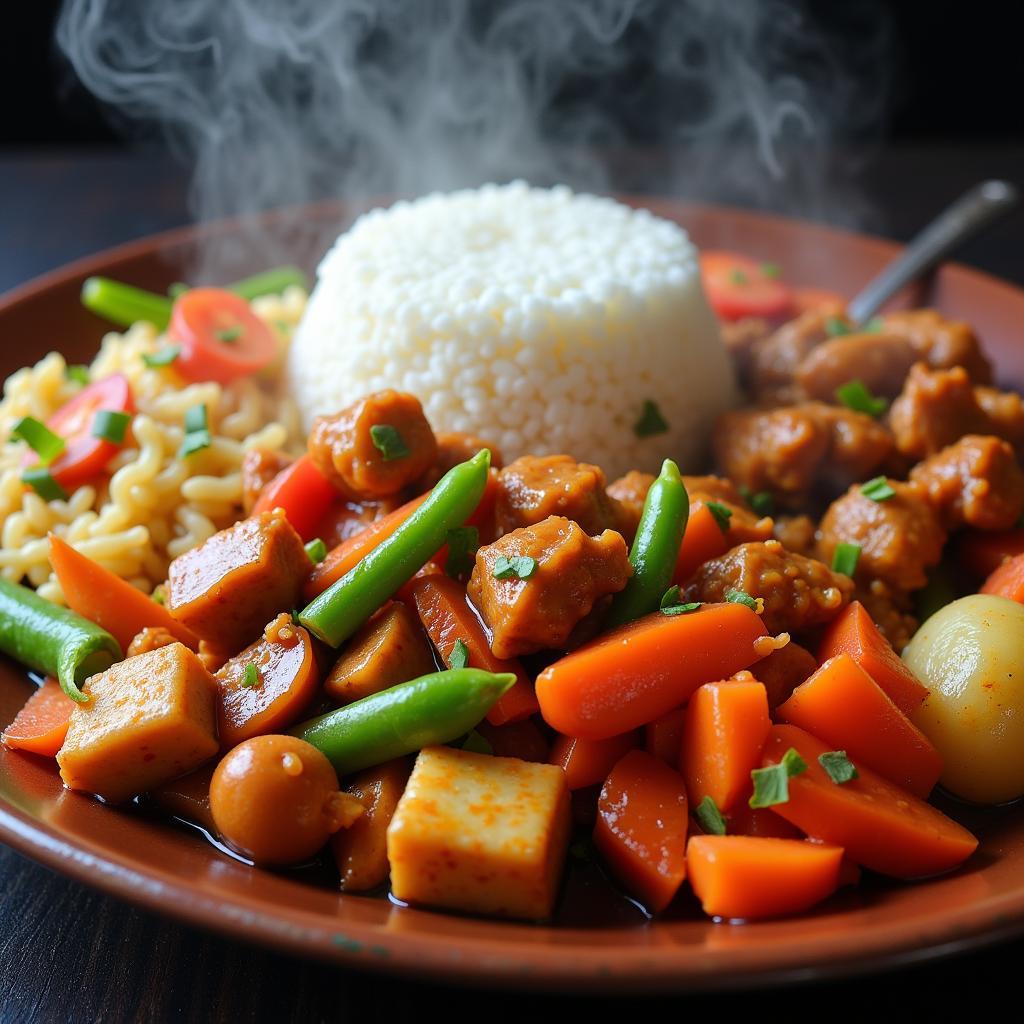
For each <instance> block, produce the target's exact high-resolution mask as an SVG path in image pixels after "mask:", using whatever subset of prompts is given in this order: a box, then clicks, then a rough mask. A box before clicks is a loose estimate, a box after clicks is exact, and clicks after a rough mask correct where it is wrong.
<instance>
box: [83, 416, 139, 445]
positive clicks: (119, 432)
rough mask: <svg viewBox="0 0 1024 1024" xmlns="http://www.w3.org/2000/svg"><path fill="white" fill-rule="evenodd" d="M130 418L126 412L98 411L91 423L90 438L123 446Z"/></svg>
mask: <svg viewBox="0 0 1024 1024" xmlns="http://www.w3.org/2000/svg"><path fill="white" fill-rule="evenodd" d="M131 421H132V418H131V416H129V415H128V413H126V412H115V411H114V410H112V409H100V410H99V412H97V413H96V417H95V419H93V421H92V436H93V437H101V438H103V440H104V441H110V443H111V444H124V435H125V431H126V430H127V429H128V424H129V423H131Z"/></svg>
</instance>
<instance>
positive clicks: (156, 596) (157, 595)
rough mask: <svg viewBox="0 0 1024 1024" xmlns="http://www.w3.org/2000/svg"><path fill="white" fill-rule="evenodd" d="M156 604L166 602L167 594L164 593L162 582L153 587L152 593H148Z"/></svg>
mask: <svg viewBox="0 0 1024 1024" xmlns="http://www.w3.org/2000/svg"><path fill="white" fill-rule="evenodd" d="M149 596H150V597H151V598H152V599H153V600H154V601H156V603H157V604H166V603H167V595H166V594H165V593H164V588H163V584H161V585H160V586H158V587H154V588H153V593H152V594H150V595H149Z"/></svg>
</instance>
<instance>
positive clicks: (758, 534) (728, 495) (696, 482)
mask: <svg viewBox="0 0 1024 1024" xmlns="http://www.w3.org/2000/svg"><path fill="white" fill-rule="evenodd" d="M683 486H684V487H685V488H686V493H687V495H688V496H689V498H690V512H691V514H692V513H693V511H694V509H696V508H697V506H698V505H709V504H712V503H714V504H715V505H717V506H718V507H719V509H720V510H723V509H724V511H725V512H726V513H727V515H726V521H725V522H722V523H721V525H722V527H723V529H724V531H725V537H726V541H727V542H728V544H729V546H730V547H735V545H737V544H746V543H747V542H748V541H760V540H768V538H769V537H771V535H772V529H773V527H774V525H775V524H774V522H773V521H772V519H771V517H770V516H761V515H758V514H757V513H756V512H754V511H752V510H751V509H750V508H749V507H748V505H747V503H746V502H745V501H744V500H743V496H742V495H741V494H740V491H739V488H738V487H737V486H736V485H735V484H734V483H733V482H732V481H731V480H727V479H726V478H725V477H721V476H684V477H683Z"/></svg>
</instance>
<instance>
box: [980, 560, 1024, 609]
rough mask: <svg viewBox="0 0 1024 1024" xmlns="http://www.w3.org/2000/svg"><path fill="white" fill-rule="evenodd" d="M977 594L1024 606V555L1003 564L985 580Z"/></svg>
mask: <svg viewBox="0 0 1024 1024" xmlns="http://www.w3.org/2000/svg"><path fill="white" fill-rule="evenodd" d="M978 593H980V594H995V595H996V597H1008V598H1009V599H1010V600H1011V601H1017V602H1018V603H1020V604H1024V554H1022V555H1015V556H1014V557H1013V558H1008V559H1007V560H1006V561H1005V562H1003V564H1002V565H1001V566H999V568H998V569H996V570H995V571H994V572H992V573H991V575H990V576H989V577H988V579H987V580H985V582H984V583H983V584H982V585H981V589H980V590H979V591H978Z"/></svg>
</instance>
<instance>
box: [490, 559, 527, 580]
mask: <svg viewBox="0 0 1024 1024" xmlns="http://www.w3.org/2000/svg"><path fill="white" fill-rule="evenodd" d="M536 571H537V559H536V558H531V557H530V556H529V555H514V556H513V557H512V558H507V557H506V556H505V555H498V557H497V558H496V559H495V561H494V569H493V570H492V571H491V575H492V576H493V577H494V578H495V579H496V580H508V579H511V578H512V577H513V576H516V577H518V578H519V579H521V580H526V579H529V578H530V577H531V576H532V575H533V574H534V573H535V572H536Z"/></svg>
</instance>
